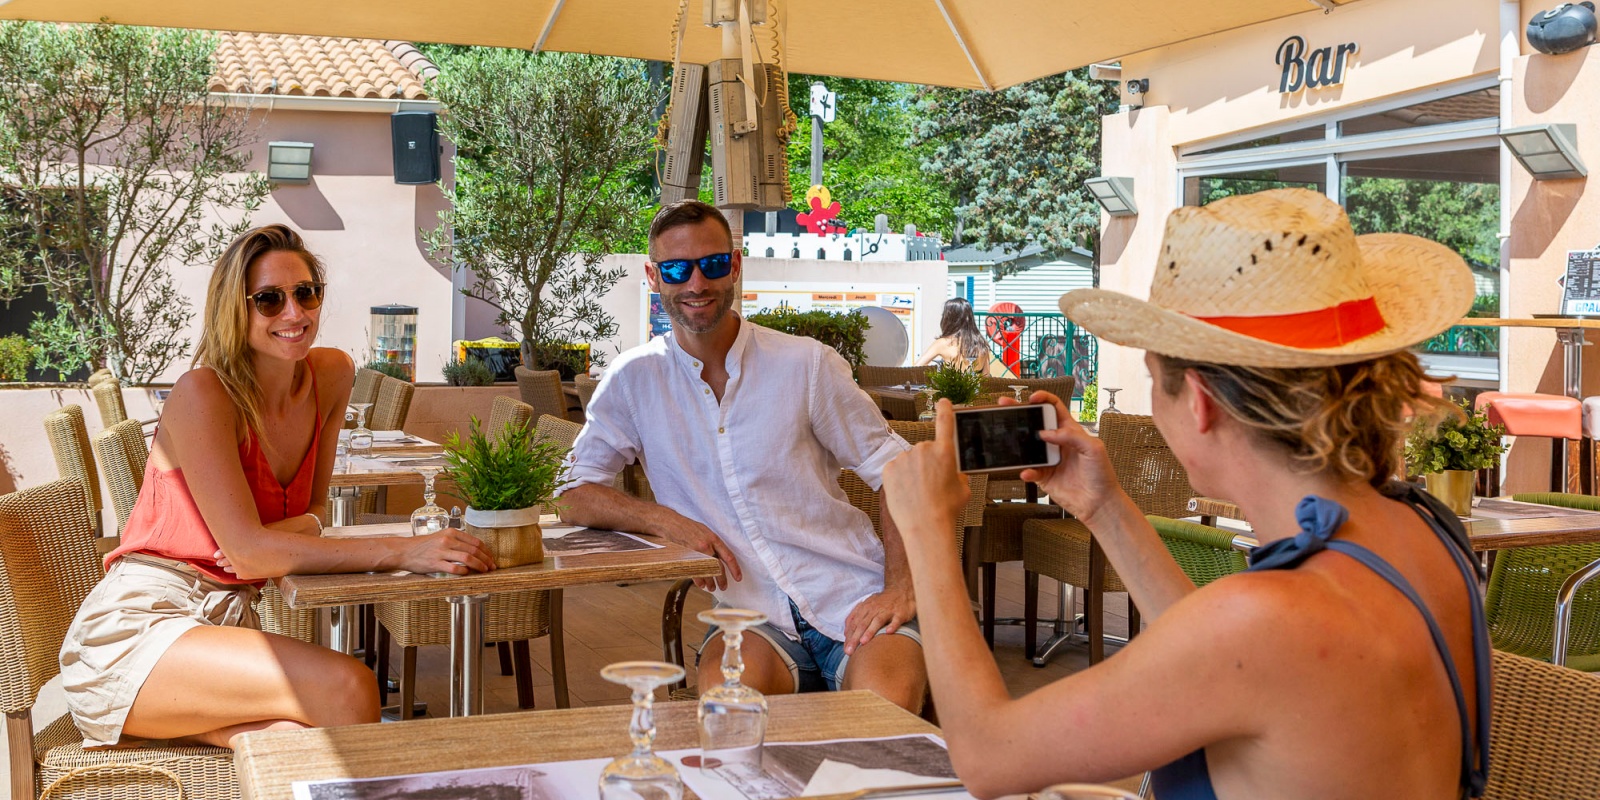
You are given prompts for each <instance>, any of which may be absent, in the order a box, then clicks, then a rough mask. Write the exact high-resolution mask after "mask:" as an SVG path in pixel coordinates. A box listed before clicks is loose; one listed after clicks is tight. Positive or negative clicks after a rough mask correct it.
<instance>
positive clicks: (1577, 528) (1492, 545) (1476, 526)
mask: <svg viewBox="0 0 1600 800" xmlns="http://www.w3.org/2000/svg"><path fill="white" fill-rule="evenodd" d="M1189 510H1190V511H1193V512H1194V513H1196V514H1198V515H1200V516H1202V517H1224V518H1226V519H1237V520H1243V519H1244V516H1243V514H1242V513H1241V512H1240V511H1239V507H1238V506H1237V505H1234V504H1233V503H1230V502H1228V501H1227V500H1219V499H1217V498H1214V497H1195V498H1191V499H1190V500H1189ZM1464 524H1465V526H1466V529H1467V539H1468V540H1469V541H1471V543H1472V549H1473V550H1476V551H1478V552H1484V551H1488V550H1509V549H1511V548H1514V547H1538V546H1541V545H1549V544H1586V543H1589V542H1600V512H1596V513H1595V514H1593V515H1592V516H1564V517H1530V518H1527V519H1482V518H1479V519H1471V520H1468V521H1466V522H1465V523H1464Z"/></svg>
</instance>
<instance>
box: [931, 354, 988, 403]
mask: <svg viewBox="0 0 1600 800" xmlns="http://www.w3.org/2000/svg"><path fill="white" fill-rule="evenodd" d="M928 387H929V388H931V389H933V397H934V399H935V400H937V399H939V398H941V397H943V398H946V399H948V400H949V401H950V402H951V403H954V404H956V405H961V404H962V403H970V402H972V398H974V397H977V396H978V393H979V392H982V391H983V375H982V374H980V373H977V372H973V371H971V370H969V369H967V365H966V364H965V363H962V362H959V361H957V362H955V363H947V364H943V365H941V366H939V367H938V368H937V369H933V370H929V372H928Z"/></svg>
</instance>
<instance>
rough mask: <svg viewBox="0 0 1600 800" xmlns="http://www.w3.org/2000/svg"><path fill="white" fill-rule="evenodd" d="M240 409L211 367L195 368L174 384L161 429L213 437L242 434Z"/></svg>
mask: <svg viewBox="0 0 1600 800" xmlns="http://www.w3.org/2000/svg"><path fill="white" fill-rule="evenodd" d="M240 420H241V418H240V416H239V407H238V405H237V404H236V403H235V402H234V400H233V395H230V394H228V389H227V387H226V386H225V385H223V382H222V377H221V376H220V375H218V374H217V372H216V370H213V369H211V368H210V367H205V366H201V367H195V368H194V369H191V370H189V371H188V372H185V373H183V375H181V376H179V377H178V380H177V381H176V382H175V383H173V384H172V393H171V394H170V395H168V396H167V401H166V403H164V404H163V405H162V408H161V427H162V428H171V429H173V430H174V431H175V432H177V431H181V432H185V433H193V434H196V435H201V436H212V435H216V434H219V433H221V432H222V431H224V430H231V432H232V433H233V435H234V438H238V437H239V436H240V435H241V434H240V431H239V422H240Z"/></svg>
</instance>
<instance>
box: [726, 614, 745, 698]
mask: <svg viewBox="0 0 1600 800" xmlns="http://www.w3.org/2000/svg"><path fill="white" fill-rule="evenodd" d="M743 644H744V631H741V630H735V629H733V628H724V629H723V631H722V685H723V686H738V685H739V677H740V676H741V675H743V674H744V656H743V655H742V654H741V653H740V652H739V648H740V647H741V646H742V645H743Z"/></svg>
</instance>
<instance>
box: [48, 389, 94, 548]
mask: <svg viewBox="0 0 1600 800" xmlns="http://www.w3.org/2000/svg"><path fill="white" fill-rule="evenodd" d="M44 432H45V436H46V438H48V439H49V440H50V451H51V453H53V454H54V455H55V457H56V471H57V472H58V473H59V474H60V475H61V477H62V478H74V479H76V480H78V481H79V484H78V486H79V487H80V491H82V492H83V504H84V508H86V509H88V513H89V518H90V519H91V520H93V522H94V526H93V530H94V531H95V532H96V534H98V532H99V531H100V524H99V521H100V509H102V508H104V507H105V506H104V503H103V501H102V500H101V497H100V473H99V472H98V471H97V470H96V469H95V465H94V450H93V449H92V448H91V446H90V444H89V431H88V429H87V428H86V427H85V426H84V423H83V407H81V406H78V405H76V404H74V405H69V406H62V407H61V408H58V409H56V410H55V411H52V412H50V413H49V414H46V415H45V416H44Z"/></svg>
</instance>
